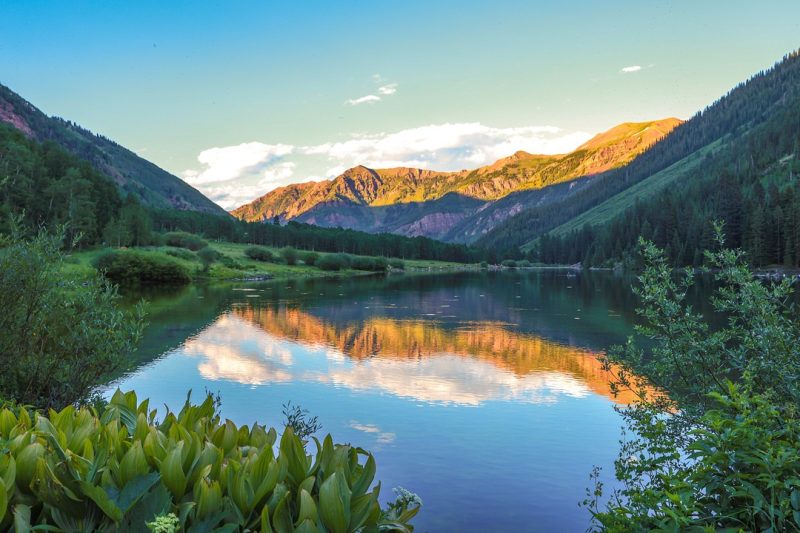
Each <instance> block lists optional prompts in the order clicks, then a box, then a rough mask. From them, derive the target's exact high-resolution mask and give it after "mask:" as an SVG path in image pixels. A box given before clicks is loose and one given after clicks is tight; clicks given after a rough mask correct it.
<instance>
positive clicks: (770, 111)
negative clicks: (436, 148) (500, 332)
mask: <svg viewBox="0 0 800 533" xmlns="http://www.w3.org/2000/svg"><path fill="white" fill-rule="evenodd" d="M0 123H6V124H7V126H4V127H5V128H9V127H11V128H12V131H13V130H14V129H15V130H17V132H19V133H16V132H15V134H16V135H18V136H20V135H21V136H23V137H27V139H28V140H29V141H30V142H31V143H34V144H37V143H38V145H41V146H43V147H46V146H47V144H48V143H54V144H55V145H57V146H59V147H60V149H63V150H66V151H68V152H71V154H72V155H73V156H75V157H77V158H78V159H81V160H83V161H84V162H86V163H87V164H89V165H90V166H91V167H93V168H94V169H96V170H97V171H98V172H100V174H101V175H104V176H108V177H109V178H110V179H111V180H112V181H113V183H115V184H116V186H117V188H118V189H119V190H120V191H122V193H123V195H129V194H135V195H136V196H137V197H138V198H139V199H140V201H141V202H142V203H143V204H145V205H146V206H147V207H150V208H155V209H164V210H170V211H171V212H175V209H177V210H183V211H194V212H199V213H201V214H208V215H222V217H221V218H220V220H227V221H230V222H232V221H234V218H233V217H230V215H229V214H228V213H227V212H225V211H224V210H223V209H222V208H220V207H219V206H217V205H216V204H214V203H213V202H212V201H211V200H209V199H208V198H206V197H205V196H203V195H202V194H201V193H200V192H199V191H198V190H196V189H194V188H193V187H191V186H189V185H188V184H186V183H185V182H183V181H182V180H181V179H179V178H177V177H176V176H174V175H172V174H170V173H168V172H166V171H164V170H162V169H160V168H158V167H157V166H156V165H154V164H152V163H150V162H148V161H146V160H144V159H142V158H141V157H139V156H138V155H136V154H135V153H133V152H132V151H130V150H128V149H126V148H124V147H122V146H120V145H119V144H117V143H114V142H113V141H110V140H109V139H107V138H105V137H103V136H100V135H96V134H93V133H91V132H90V131H88V130H86V129H84V128H82V127H80V126H78V125H76V124H74V123H73V122H70V121H67V120H63V119H61V118H57V117H48V116H47V115H45V114H44V113H42V112H41V111H40V110H38V109H37V108H36V107H34V106H33V105H32V104H30V103H29V102H27V101H26V100H24V99H23V98H22V97H20V96H19V95H17V94H15V93H14V92H13V91H11V90H10V89H8V88H6V87H4V86H2V85H0ZM6 137H7V139H6V142H7V143H8V144H9V147H11V148H13V146H14V144H15V142H16V141H15V140H14V138H13V136H6ZM42 143H43V144H42ZM17 144H19V143H17ZM11 148H9V149H11ZM28 149H31V147H28ZM39 157H40V159H41V158H44V159H43V160H48V159H47V158H48V157H49V161H50V163H49V166H50V167H52V168H51V170H53V171H54V172H56V174H58V176H61V175H62V174H60V173H59V172H62V170H63V169H62V170H59V169H61V167H62V166H64V165H62V164H61V163H60V162H59V160H58V158H55V159H54V158H53V157H51V156H48V155H47V151H46V150H44V151H43V152H42V153H41V154H39ZM35 159H36V158H33V159H31V161H33V160H35ZM2 160H3V154H2V152H0V161H2ZM6 166H7V165H6ZM34 166H35V165H34ZM67 166H68V167H75V165H73V164H72V163H70V164H69V165H67ZM65 168H66V167H65ZM67 170H69V169H67ZM75 170H76V171H77V170H79V169H75ZM36 172H37V171H36V169H35V168H33V167H32V168H31V170H30V173H32V175H33V174H36ZM17 173H19V169H18V170H17ZM80 173H82V174H83V176H84V178H86V179H89V180H90V181H92V180H93V181H92V182H93V183H95V182H96V185H97V187H101V185H102V183H101V180H100V181H98V180H99V177H98V176H94V175H93V174H91V172H88V171H84V170H81V171H80ZM799 175H800V52H794V53H791V54H789V55H787V56H785V57H784V58H783V59H782V60H781V61H779V62H778V63H776V64H775V66H773V67H772V68H770V69H768V70H765V71H763V72H760V73H758V74H756V75H755V76H753V77H752V78H750V79H749V80H747V81H745V82H743V83H741V84H739V85H737V86H736V87H734V88H733V89H732V90H731V91H730V92H729V93H727V94H726V95H724V96H723V97H721V98H720V99H719V100H717V101H716V102H713V103H712V104H711V105H709V106H708V107H707V108H705V109H703V110H702V111H700V112H698V113H697V114H696V115H695V116H693V117H691V118H690V119H689V120H688V121H685V122H684V121H681V120H679V119H676V118H667V119H662V120H654V121H649V122H641V123H625V124H621V125H619V126H616V127H614V128H611V129H610V130H608V131H606V132H603V133H601V134H599V135H597V136H595V137H594V138H592V139H590V140H589V141H588V142H586V143H585V144H583V145H581V146H579V147H578V148H577V149H575V150H574V151H572V152H570V153H568V154H559V155H540V154H530V153H527V152H517V153H514V154H511V155H509V156H508V157H505V158H503V159H500V160H498V161H496V162H494V163H492V164H491V165H487V166H484V167H481V168H477V169H474V170H461V171H456V172H440V171H434V170H425V169H418V168H406V167H400V168H390V169H372V168H367V167H365V166H357V167H354V168H351V169H349V170H347V171H345V172H344V173H343V174H341V175H340V176H337V177H336V178H333V179H331V180H324V181H319V182H310V183H299V184H295V185H290V186H287V187H282V188H279V189H275V190H273V191H270V192H268V193H267V194H265V195H264V196H262V197H261V198H258V199H256V200H254V201H253V202H251V203H249V204H247V205H244V206H241V207H239V208H237V209H235V210H234V211H233V212H232V214H233V215H234V216H235V217H236V218H238V219H241V220H244V221H249V222H272V221H274V220H275V219H276V218H277V219H279V220H280V221H281V222H284V223H285V222H287V221H297V222H304V223H309V224H314V225H318V226H327V227H344V228H349V229H355V230H361V231H366V232H370V233H382V232H387V233H395V234H399V235H403V236H409V237H415V236H425V237H431V238H435V239H438V240H441V241H445V242H450V243H459V244H460V243H466V244H475V245H477V246H478V247H479V248H482V249H484V250H491V251H492V253H494V254H495V255H496V256H498V257H500V256H506V257H508V256H521V255H526V256H528V257H529V258H531V259H537V260H543V261H545V262H561V263H565V262H566V263H574V262H578V261H580V262H584V263H587V264H608V263H609V262H610V261H616V260H619V259H622V258H624V257H631V256H632V254H633V249H634V248H635V243H636V240H637V239H638V237H639V235H645V236H647V237H649V238H652V239H653V240H654V241H655V242H656V243H657V244H658V245H659V246H662V247H664V248H665V249H666V250H667V252H668V254H669V255H670V258H671V259H672V260H673V261H674V262H675V263H676V264H689V263H697V262H698V261H700V260H701V259H702V253H701V250H702V249H704V248H706V247H708V246H709V244H710V243H711V241H712V240H713V238H712V237H711V236H710V224H709V221H711V220H723V221H724V222H725V223H726V227H727V228H728V230H727V233H728V235H729V236H730V242H731V244H732V245H734V246H741V247H743V248H744V249H745V250H746V251H747V252H748V253H750V254H752V257H754V258H755V259H754V262H756V263H758V264H774V263H778V262H780V263H783V264H787V265H800V190H798V191H797V192H796V191H795V189H797V188H798V187H797V185H798V183H797V182H798V176H799ZM76 176H77V175H75V176H73V177H72V178H75V177H76ZM0 177H1V176H0ZM56 177H57V176H56ZM72 178H71V181H70V183H73V182H74V183H75V184H79V182H78V181H75V179H72ZM15 180H16V178H15V179H14V180H11V181H8V180H6V188H7V189H8V188H9V187H10V189H9V192H8V195H7V196H8V199H7V200H6V201H7V202H12V203H13V202H15V201H18V200H15V199H14V198H16V196H19V195H22V196H24V197H25V198H27V200H25V201H26V202H28V203H29V204H30V205H31V206H34V207H35V206H36V205H37V204H36V201H37V200H36V198H35V196H36V194H40V193H41V192H46V194H45V196H47V195H49V196H48V197H49V198H50V200H49V203H48V204H47V205H49V206H50V207H51V208H52V206H53V202H54V199H57V198H60V197H61V196H64V194H66V193H69V194H68V195H67V196H68V197H69V198H71V200H70V201H71V202H73V203H75V202H77V200H76V198H77V196H75V194H74V192H70V191H71V189H70V191H66V192H65V191H64V190H61V189H63V188H64V187H60V188H59V187H55V186H54V187H50V188H49V189H48V191H40V193H37V192H36V191H35V190H34V189H31V186H32V185H31V183H34V181H35V180H34V181H31V182H30V183H29V184H28V185H29V186H28V189H30V190H28V189H25V190H22V188H21V187H20V186H18V185H14V184H15V183H16V181H15ZM45 181H46V180H45ZM68 181H69V180H68ZM20 183H21V182H20ZM43 183H44V182H43ZM101 188H102V187H101ZM98 190H99V189H98ZM86 194H89V193H88V192H87V193H86ZM91 194H95V193H91ZM14 195H16V196H14ZM40 195H41V194H40ZM40 200H41V201H40V203H42V204H43V205H44V203H43V202H45V199H44V196H42V197H41V198H40ZM95 203H97V202H95ZM112 203H113V202H112ZM26 205H28V204H26ZM47 205H45V208H47ZM45 208H42V209H44V211H48V209H49V208H48V209H45ZM97 208H98V210H99V211H98V212H101V211H102V212H105V211H108V209H107V208H104V207H102V206H101V205H100V204H97ZM42 209H39V211H42ZM70 209H71V211H70V212H72V211H75V210H74V209H72V207H70ZM48 212H49V211H48ZM76 212H78V211H76ZM187 216H188V215H187ZM106 218H107V217H106ZM212 218H216V217H204V220H205V219H208V220H211V219H212ZM195 225H197V224H195ZM203 227H206V228H212V229H213V228H214V227H215V225H214V224H208V225H203ZM96 229H97V232H96V233H97V234H98V235H99V234H100V232H101V230H102V228H101V227H98V228H96Z"/></svg>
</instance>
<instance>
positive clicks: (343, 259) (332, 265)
mask: <svg viewBox="0 0 800 533" xmlns="http://www.w3.org/2000/svg"><path fill="white" fill-rule="evenodd" d="M349 267H350V258H349V257H348V256H347V255H346V254H327V255H324V256H322V257H320V258H319V260H318V261H317V268H319V269H321V270H328V271H337V270H343V269H346V268H349Z"/></svg>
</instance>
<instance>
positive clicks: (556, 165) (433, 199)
mask: <svg viewBox="0 0 800 533" xmlns="http://www.w3.org/2000/svg"><path fill="white" fill-rule="evenodd" d="M681 123H682V121H681V120H680V119H677V118H674V117H670V118H666V119H660V120H654V121H646V122H640V123H624V124H620V125H618V126H615V127H614V128H611V129H610V130H608V131H606V132H602V133H600V134H598V135H597V136H595V137H593V138H592V139H590V140H589V141H587V143H584V144H583V145H581V146H580V147H578V148H577V149H576V150H574V151H572V152H570V153H567V154H555V155H543V154H530V153H528V152H524V151H517V152H515V153H514V154H512V155H510V156H508V157H505V158H501V159H499V160H497V161H495V162H494V163H491V164H489V165H486V166H483V167H479V168H477V169H473V170H460V171H454V172H445V171H436V170H427V169H419V168H410V167H396V168H388V169H372V168H368V167H366V166H364V165H358V166H355V167H352V168H350V169H347V170H346V171H345V172H343V173H342V174H340V175H339V176H337V177H335V178H333V179H329V180H323V181H318V182H309V183H300V184H293V185H288V186H285V187H281V188H278V189H274V190H273V191H270V192H268V193H267V194H265V195H264V196H262V197H260V198H257V199H256V200H254V201H252V202H250V203H248V204H245V205H243V206H240V207H238V208H236V209H234V210H233V211H231V213H232V214H233V215H234V216H236V217H237V218H240V219H243V220H247V221H251V222H253V221H265V220H272V219H274V218H275V217H278V218H279V219H280V220H284V221H285V220H299V221H303V222H309V223H313V224H317V225H322V226H336V225H341V226H342V227H350V228H353V229H359V230H363V231H371V232H381V231H388V232H392V233H399V234H403V235H407V236H416V235H423V236H427V237H433V238H443V237H445V236H448V235H450V232H451V230H452V228H453V227H455V226H456V225H457V224H459V223H460V222H461V221H462V220H464V219H465V218H467V217H469V216H471V215H474V214H475V213H476V212H478V211H479V210H483V209H485V208H486V207H487V206H489V205H491V204H492V203H493V202H496V201H498V200H501V199H503V198H505V197H507V196H509V195H511V194H513V193H519V192H521V191H536V190H541V189H543V188H545V187H547V186H549V185H555V184H558V183H562V182H566V181H571V180H574V179H577V178H579V177H581V176H587V175H593V174H597V173H600V172H603V171H605V170H607V169H609V168H616V167H618V166H621V165H625V164H627V163H628V162H630V161H631V160H632V159H633V158H634V157H636V155H638V154H639V153H641V152H642V151H644V150H646V149H648V148H649V147H650V146H651V145H652V144H653V143H655V142H656V141H657V140H658V139H660V138H661V137H663V136H664V135H666V134H668V133H669V132H670V131H671V130H672V129H674V128H675V127H676V126H678V125H679V124H681ZM452 195H456V196H452ZM455 204H458V205H459V206H460V207H462V208H465V207H468V209H467V210H466V211H464V210H462V211H455V210H454V209H452V207H453V205H455ZM403 206H407V207H408V210H409V211H413V212H415V213H417V214H418V215H419V216H418V217H417V218H414V217H413V216H410V217H403V216H402V215H403V213H401V212H400V211H401V210H402V209H403ZM403 218H405V220H402V221H401V219H403ZM501 218H502V217H501ZM497 222H498V220H497V219H496V218H495V219H493V220H492V222H491V223H492V224H495V223H497ZM488 229H491V228H483V230H482V231H483V232H484V233H485V231H488ZM447 240H459V239H458V238H457V237H452V238H448V239H447ZM461 240H464V241H468V240H469V239H461Z"/></svg>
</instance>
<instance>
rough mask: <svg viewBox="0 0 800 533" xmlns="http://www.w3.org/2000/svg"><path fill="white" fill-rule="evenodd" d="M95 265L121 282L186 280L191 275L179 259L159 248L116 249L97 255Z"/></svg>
mask: <svg viewBox="0 0 800 533" xmlns="http://www.w3.org/2000/svg"><path fill="white" fill-rule="evenodd" d="M94 266H95V267H96V268H97V269H98V270H100V271H101V272H102V273H103V275H104V276H105V277H106V278H107V279H109V280H111V281H113V282H114V283H118V284H120V285H137V284H143V285H148V284H175V285H182V284H186V283H189V282H190V281H191V280H192V276H191V274H190V273H189V270H188V269H187V268H186V267H185V266H184V265H183V264H181V263H180V262H178V261H176V260H175V259H173V258H171V257H168V256H167V255H166V254H161V253H158V252H144V251H139V250H115V251H110V252H106V253H105V254H103V255H101V256H99V257H97V258H96V259H95V261H94Z"/></svg>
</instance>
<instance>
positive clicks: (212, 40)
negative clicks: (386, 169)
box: [0, 0, 800, 208]
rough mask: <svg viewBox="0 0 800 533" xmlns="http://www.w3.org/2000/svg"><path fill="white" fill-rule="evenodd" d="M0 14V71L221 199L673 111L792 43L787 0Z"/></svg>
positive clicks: (798, 19) (112, 8) (86, 8)
mask: <svg viewBox="0 0 800 533" xmlns="http://www.w3.org/2000/svg"><path fill="white" fill-rule="evenodd" d="M0 10H1V12H2V16H0V83H3V84H5V85H8V86H9V87H10V88H11V89H13V90H15V91H17V92H19V93H20V94H21V95H22V96H23V97H25V98H27V99H28V100H30V101H31V102H33V103H34V104H35V105H37V106H38V107H40V108H41V109H42V110H44V111H45V112H46V113H48V114H54V115H59V116H63V117H65V118H69V119H71V120H74V121H76V122H78V123H79V124H81V125H83V126H85V127H88V128H90V129H92V130H93V131H96V132H99V133H102V134H104V135H106V136H108V137H110V138H112V139H114V140H116V141H118V142H120V143H121V144H123V145H125V146H127V147H129V148H131V149H134V150H136V151H137V152H138V153H140V155H142V156H143V157H145V158H147V159H150V160H152V161H153V162H155V163H156V164H158V165H160V166H162V167H164V168H166V169H167V170H170V171H171V172H173V173H175V174H177V175H179V176H181V177H183V178H184V179H186V180H187V181H189V182H190V183H193V184H195V185H196V186H198V188H200V189H201V190H203V191H204V192H206V193H207V194H208V195H209V196H210V197H212V199H215V200H216V201H218V202H220V203H221V204H222V205H224V206H225V207H229V208H230V207H234V206H235V205H238V204H241V203H243V202H245V201H247V200H250V199H252V198H254V197H256V196H259V195H260V194H263V193H264V192H267V190H269V189H271V188H274V187H276V186H279V185H284V184H287V183H291V182H295V181H303V180H307V179H321V178H324V177H327V176H330V175H332V174H335V173H336V172H338V171H340V170H341V169H343V168H346V167H348V166H352V165H354V164H359V163H363V164H367V165H373V166H387V165H399V164H409V165H413V166H423V167H427V168H434V169H442V170H449V169H457V168H469V167H474V166H478V165H481V164H485V163H489V162H491V160H492V159H496V158H497V157H501V156H504V155H509V154H510V153H513V151H515V150H516V149H526V150H529V151H539V152H558V151H564V150H569V149H571V148H573V147H574V146H577V145H578V144H580V142H582V141H583V140H585V139H586V138H587V137H588V136H589V135H591V134H594V133H597V132H599V131H602V130H604V129H607V128H609V127H611V126H613V125H615V124H617V123H620V122H625V121H643V120H649V119H655V118H663V117H667V116H678V117H681V118H688V117H689V116H691V115H692V114H693V113H694V112H696V111H697V110H699V109H701V108H702V107H704V106H705V105H707V104H709V103H711V102H712V101H713V100H715V99H716V98H718V97H719V96H721V95H722V94H723V93H724V92H726V91H727V90H728V89H730V88H731V87H732V86H733V85H735V84H736V83H738V82H740V81H743V80H744V79H746V78H747V77H748V76H750V75H751V74H753V73H754V72H757V71H758V70H761V69H763V68H766V67H769V66H770V65H771V64H772V63H773V62H775V61H776V60H778V59H779V58H780V57H781V56H782V55H783V54H784V53H786V52H788V51H790V50H792V49H794V48H797V47H800V2H798V1H797V0H774V1H770V0H767V1H762V2H752V1H739V0H732V1H727V2H724V3H721V2H698V1H697V0H694V1H683V0H676V1H635V2H634V1H623V0H607V1H604V2H599V1H592V2H589V1H560V2H556V1H527V2H521V1H505V0H495V1H492V2H468V1H459V2H451V1H437V2H433V1H428V2H421V1H403V2H400V1H382V2H378V1H375V2H363V1H362V2H268V1H265V0H262V1H258V2H246V1H230V2H224V1H215V2H207V1H203V0H193V1H191V2H179V1H174V2H145V1H141V2H126V3H123V2H108V1H96V2H88V1H85V2H84V1H70V2H63V1H49V2H45V1H36V0H25V1H22V0H15V1H11V0H5V1H4V2H3V5H2V8H0ZM626 67H628V68H627V71H625V70H624V69H626ZM635 67H638V68H635Z"/></svg>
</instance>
